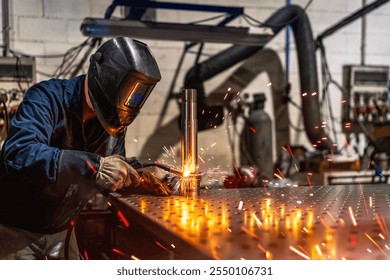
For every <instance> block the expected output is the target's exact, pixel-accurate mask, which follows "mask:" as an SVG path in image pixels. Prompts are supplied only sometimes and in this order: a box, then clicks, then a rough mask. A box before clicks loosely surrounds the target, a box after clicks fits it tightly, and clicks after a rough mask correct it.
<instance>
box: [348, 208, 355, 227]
mask: <svg viewBox="0 0 390 280" xmlns="http://www.w3.org/2000/svg"><path fill="white" fill-rule="evenodd" d="M348 212H349V216H350V218H351V220H352V224H353V225H354V226H355V227H356V226H357V223H356V220H355V216H354V215H353V212H352V207H351V206H349V207H348Z"/></svg>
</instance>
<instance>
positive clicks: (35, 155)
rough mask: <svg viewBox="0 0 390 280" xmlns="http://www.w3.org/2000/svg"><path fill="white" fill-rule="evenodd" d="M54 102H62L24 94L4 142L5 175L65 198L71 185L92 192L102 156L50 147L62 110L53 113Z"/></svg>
mask: <svg viewBox="0 0 390 280" xmlns="http://www.w3.org/2000/svg"><path fill="white" fill-rule="evenodd" d="M41 93H42V94H41ZM56 102H61V101H58V100H55V99H54V98H53V97H52V96H51V95H50V92H45V91H44V90H42V89H40V92H39V94H38V92H37V89H36V88H35V89H34V88H32V90H29V91H28V92H27V93H26V95H25V98H24V100H23V102H22V103H21V104H20V106H19V108H18V111H17V113H16V114H15V116H14V117H13V118H12V121H11V127H10V131H9V134H8V138H7V141H6V142H5V143H4V158H5V164H6V170H7V173H8V174H10V175H11V176H15V177H16V178H18V180H23V181H25V182H29V183H33V184H35V185H37V186H40V187H41V188H42V191H45V190H44V189H46V191H49V192H50V193H53V194H55V195H64V194H65V193H66V191H67V189H68V187H69V186H70V185H72V184H75V185H80V186H83V188H88V187H91V188H88V189H91V190H92V189H93V187H94V186H95V178H96V170H98V169H99V165H100V158H101V157H100V156H99V155H96V154H94V153H88V152H83V151H74V150H60V149H58V148H55V147H51V146H50V142H51V140H52V139H51V138H52V135H53V128H54V124H55V123H57V120H58V119H59V118H61V110H53V107H54V106H56ZM48 189H49V190H48ZM46 191H45V192H46ZM88 192H89V190H88Z"/></svg>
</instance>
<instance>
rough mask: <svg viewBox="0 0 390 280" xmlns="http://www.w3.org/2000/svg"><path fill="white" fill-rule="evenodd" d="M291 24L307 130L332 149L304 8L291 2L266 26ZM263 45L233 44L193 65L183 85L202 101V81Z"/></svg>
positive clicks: (322, 146)
mask: <svg viewBox="0 0 390 280" xmlns="http://www.w3.org/2000/svg"><path fill="white" fill-rule="evenodd" d="M288 24H290V25H291V27H292V29H293V32H294V37H295V43H296V48H297V55H298V62H299V74H300V87H301V96H302V113H303V120H304V126H305V130H306V134H307V136H308V138H309V140H310V142H311V143H312V144H313V146H314V147H316V148H317V149H320V150H323V149H331V148H332V144H331V141H330V138H329V137H328V136H327V135H326V133H325V131H324V130H323V128H321V126H322V120H321V116H320V105H319V98H318V78H317V63H316V56H315V46H314V40H313V35H312V31H311V27H310V22H309V19H308V17H307V15H306V12H305V11H304V10H303V9H302V8H301V7H299V6H296V5H290V6H287V7H283V8H281V9H279V10H278V11H276V12H275V13H274V14H273V15H272V16H271V17H270V18H269V19H268V20H267V21H265V26H266V27H269V28H271V29H272V31H273V32H274V36H275V35H276V34H277V33H278V32H279V31H280V30H281V29H283V28H284V27H285V26H286V25H288ZM261 49H263V45H262V46H241V45H234V46H232V47H230V48H228V49H226V50H224V51H222V52H220V53H218V54H217V55H215V56H213V57H211V58H209V59H207V60H206V61H204V62H202V63H200V64H197V65H195V66H194V67H192V68H191V69H190V70H189V71H188V72H187V75H186V77H185V81H184V87H185V88H194V89H196V90H197V91H198V102H205V93H204V88H203V82H204V81H206V80H208V79H210V78H212V77H214V76H215V75H217V74H219V73H221V72H222V71H224V70H226V69H228V68H229V67H231V66H233V65H234V64H236V63H238V62H240V61H242V60H244V59H246V58H249V57H250V56H252V55H253V54H255V53H256V52H258V51H259V50H261Z"/></svg>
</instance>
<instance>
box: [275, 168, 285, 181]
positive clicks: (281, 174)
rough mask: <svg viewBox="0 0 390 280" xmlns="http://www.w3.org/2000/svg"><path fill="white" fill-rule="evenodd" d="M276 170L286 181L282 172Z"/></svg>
mask: <svg viewBox="0 0 390 280" xmlns="http://www.w3.org/2000/svg"><path fill="white" fill-rule="evenodd" d="M276 170H277V171H278V172H279V174H280V176H282V178H283V179H284V175H283V173H282V171H280V170H279V168H276Z"/></svg>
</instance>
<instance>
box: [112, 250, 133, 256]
mask: <svg viewBox="0 0 390 280" xmlns="http://www.w3.org/2000/svg"><path fill="white" fill-rule="evenodd" d="M112 251H113V252H114V253H117V254H118V255H121V256H123V257H125V258H129V255H128V254H126V253H123V252H122V251H120V250H118V249H116V248H112Z"/></svg>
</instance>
